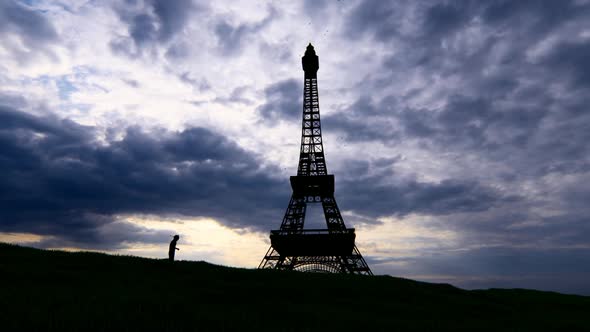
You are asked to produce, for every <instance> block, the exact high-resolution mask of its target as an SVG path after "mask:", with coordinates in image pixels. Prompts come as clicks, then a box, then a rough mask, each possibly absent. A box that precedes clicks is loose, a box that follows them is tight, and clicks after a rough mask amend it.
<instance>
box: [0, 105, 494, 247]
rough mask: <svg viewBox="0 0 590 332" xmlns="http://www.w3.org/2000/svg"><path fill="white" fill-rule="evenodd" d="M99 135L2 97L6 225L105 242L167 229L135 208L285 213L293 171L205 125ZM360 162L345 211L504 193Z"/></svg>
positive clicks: (263, 223) (441, 209) (242, 216)
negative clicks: (132, 217)
mask: <svg viewBox="0 0 590 332" xmlns="http://www.w3.org/2000/svg"><path fill="white" fill-rule="evenodd" d="M7 101H8V102H11V103H13V104H17V105H18V104H22V103H23V101H22V100H20V101H19V100H18V99H15V98H8V100H7ZM1 104H4V105H6V104H7V103H4V102H3V103H1ZM97 135H98V129H97V128H95V127H89V126H81V125H79V124H77V123H75V122H72V121H69V120H61V119H59V118H55V117H38V116H34V115H30V114H27V113H23V112H19V111H17V110H16V109H15V108H14V107H12V106H1V108H0V146H2V149H1V150H0V172H1V173H2V174H3V176H2V178H0V200H1V201H2V203H3V204H2V205H3V206H4V208H3V209H2V210H1V211H0V220H1V222H0V231H3V232H29V233H34V234H40V235H49V236H51V237H50V238H48V239H46V240H45V241H46V242H44V245H48V246H49V245H52V246H53V245H56V244H58V243H60V245H61V246H67V245H70V246H77V247H85V248H103V249H104V248H114V247H122V246H125V245H127V244H128V243H133V242H150V241H159V239H162V238H163V237H164V236H167V235H169V234H164V233H165V232H154V231H152V230H147V229H144V228H142V227H140V226H137V225H133V224H131V223H129V222H127V221H126V220H125V215H129V214H141V215H146V214H147V215H158V216H160V217H174V216H185V217H203V216H204V217H212V218H215V219H216V220H219V221H220V222H222V223H224V224H225V225H227V226H229V227H237V228H250V229H254V230H260V231H266V230H268V229H270V228H273V227H276V226H277V224H276V223H277V221H278V220H280V218H281V217H282V214H283V212H284V208H285V205H286V202H287V201H288V197H289V194H290V188H289V185H288V183H287V179H278V180H277V179H276V178H275V177H274V176H273V174H277V173H278V171H277V170H276V169H273V168H272V167H264V168H263V167H262V166H261V164H262V163H261V162H260V161H259V160H258V158H257V157H255V156H254V155H252V154H251V153H249V152H247V151H245V150H243V149H241V148H239V147H238V146H237V145H236V144H235V143H233V142H232V141H230V140H228V139H227V138H225V137H223V136H221V135H219V134H216V133H214V132H212V131H210V130H208V129H204V128H189V129H186V130H184V131H180V132H168V131H162V130H161V131H155V132H152V133H146V132H145V131H143V130H141V129H139V128H136V127H129V128H127V129H126V131H125V133H124V135H123V138H122V139H119V140H112V139H109V140H107V142H103V141H99V140H97V139H96V136H97ZM396 160H397V159H396V158H389V159H382V160H378V161H376V162H375V164H374V165H373V166H375V167H384V166H387V165H388V164H390V163H394V162H395V161H396ZM357 166H358V167H352V168H349V170H350V171H351V172H354V173H355V174H356V175H357V176H356V177H352V176H351V177H347V180H345V181H342V183H341V184H339V186H340V187H342V188H343V189H342V192H344V193H346V194H344V195H342V200H343V202H344V203H345V205H346V210H351V211H355V212H356V213H359V214H363V215H369V216H383V215H391V214H398V215H405V214H408V213H428V214H434V215H437V214H441V215H444V214H448V213H451V212H452V211H456V212H462V211H481V210H485V209H487V208H489V207H490V206H494V205H495V204H497V203H498V202H499V201H501V200H503V199H505V198H504V197H502V195H500V194H498V193H496V192H494V191H493V190H491V189H489V188H484V187H483V186H481V185H479V184H477V183H473V182H461V183H460V182H454V181H444V182H441V183H419V182H415V181H414V182H412V181H410V182H405V183H404V184H403V185H390V186H387V185H384V184H380V183H379V182H380V181H381V180H380V178H379V177H377V176H369V175H367V174H368V173H367V171H368V167H369V166H368V165H365V164H362V163H360V164H359V163H357ZM373 166H371V167H373Z"/></svg>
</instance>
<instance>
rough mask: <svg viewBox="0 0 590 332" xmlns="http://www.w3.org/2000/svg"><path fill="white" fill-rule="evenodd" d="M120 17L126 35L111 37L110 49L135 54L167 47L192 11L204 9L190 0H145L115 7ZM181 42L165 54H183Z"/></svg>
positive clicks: (179, 32) (131, 55) (186, 21)
mask: <svg viewBox="0 0 590 332" xmlns="http://www.w3.org/2000/svg"><path fill="white" fill-rule="evenodd" d="M114 10H115V11H116V12H117V14H118V15H119V18H120V20H121V21H122V22H123V23H124V24H125V26H126V27H127V32H128V36H125V35H122V36H118V37H116V38H114V39H113V40H112V41H111V43H110V46H111V49H112V50H113V51H114V52H115V53H120V54H125V55H128V56H130V57H135V56H137V55H139V54H142V53H143V52H146V51H147V52H154V50H155V48H157V47H158V46H160V45H163V46H166V47H168V46H169V44H170V42H171V41H173V39H174V38H175V37H176V36H177V35H179V34H181V33H182V30H183V29H184V28H185V27H186V25H187V23H188V21H189V18H190V17H191V14H192V13H194V12H196V11H201V10H205V8H204V7H202V6H200V5H197V4H195V3H194V2H193V1H192V0H177V1H164V0H145V1H138V2H135V3H133V4H131V3H126V4H122V5H118V6H115V7H114ZM182 47H183V46H182V44H174V45H172V46H169V49H168V54H169V55H171V56H173V55H176V56H178V55H182V54H185V53H186V52H185V51H184V50H181V48H182Z"/></svg>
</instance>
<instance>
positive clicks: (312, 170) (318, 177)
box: [258, 43, 373, 275]
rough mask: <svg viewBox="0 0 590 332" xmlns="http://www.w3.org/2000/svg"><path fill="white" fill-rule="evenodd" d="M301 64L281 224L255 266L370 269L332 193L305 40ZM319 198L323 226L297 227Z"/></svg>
mask: <svg viewBox="0 0 590 332" xmlns="http://www.w3.org/2000/svg"><path fill="white" fill-rule="evenodd" d="M301 63H302V65H303V71H304V72H305V76H304V88H303V121H302V126H301V131H302V134H301V150H300V151H299V166H298V168H297V176H291V178H290V181H291V188H292V189H293V194H292V195H291V200H290V201H289V206H288V207H287V211H286V212H285V216H284V218H283V222H282V224H281V228H280V229H279V230H272V231H271V232H270V240H271V246H270V248H269V249H268V251H267V253H266V255H265V256H264V258H263V259H262V262H261V263H260V265H259V266H258V268H259V269H280V270H298V271H315V272H332V273H351V274H367V275H372V274H373V273H372V272H371V269H370V268H369V266H368V265H367V263H366V262H365V260H364V258H363V256H362V255H361V253H360V251H359V250H358V248H357V247H356V245H355V236H356V235H355V232H354V228H346V226H345V225H344V220H343V219H342V215H341V214H340V210H339V209H338V205H337V204H336V199H334V175H330V174H328V170H327V168H326V159H325V157H324V147H323V144H322V127H321V123H320V106H319V99H318V83H317V71H318V69H319V61H318V56H317V55H316V53H315V50H314V48H313V46H312V45H311V43H310V44H309V45H308V46H307V49H306V51H305V55H304V56H303V58H302V59H301ZM310 203H314V204H318V203H321V204H322V207H323V210H324V216H325V219H326V224H327V229H303V225H304V222H305V212H306V209H307V204H310Z"/></svg>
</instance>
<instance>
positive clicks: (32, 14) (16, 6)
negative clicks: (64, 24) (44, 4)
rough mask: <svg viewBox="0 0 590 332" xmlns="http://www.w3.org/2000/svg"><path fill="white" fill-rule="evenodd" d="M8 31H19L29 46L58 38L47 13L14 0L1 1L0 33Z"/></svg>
mask: <svg viewBox="0 0 590 332" xmlns="http://www.w3.org/2000/svg"><path fill="white" fill-rule="evenodd" d="M6 31H10V32H15V33H17V34H18V35H19V36H21V37H22V38H23V40H24V41H25V42H26V43H27V46H29V47H34V46H35V45H34V43H45V42H48V41H55V40H56V39H57V32H56V31H55V28H54V27H53V24H51V22H49V20H48V19H47V18H46V17H45V15H42V14H41V13H40V12H38V11H35V10H33V9H30V8H29V7H26V6H24V5H22V4H20V3H18V2H16V1H12V0H7V1H2V2H1V3H0V33H2V32H6Z"/></svg>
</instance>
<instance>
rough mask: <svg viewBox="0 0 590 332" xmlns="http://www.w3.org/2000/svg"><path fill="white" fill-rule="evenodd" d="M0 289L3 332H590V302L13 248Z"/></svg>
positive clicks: (4, 256) (4, 258)
mask: <svg viewBox="0 0 590 332" xmlns="http://www.w3.org/2000/svg"><path fill="white" fill-rule="evenodd" d="M164 249H165V248H164ZM164 249H163V250H164ZM0 281H1V285H0V330H2V331H13V330H22V331H32V330H39V331H72V330H77V331H196V330H203V331H220V330H236V331H237V330H239V331H245V330H258V331H260V330H264V331H299V330H303V331H312V330H324V331H334V330H347V331H348V330H357V331H459V330H462V331H550V330H555V331H557V330H560V331H580V330H590V320H589V319H588V318H587V317H588V313H589V312H590V297H583V296H574V295H563V294H557V293H551V292H540V291H531V290H522V289H515V290H499V289H492V290H478V291H466V290H461V289H458V288H455V287H453V286H450V285H444V284H430V283H423V282H416V281H412V280H407V279H400V278H393V277H387V276H376V277H366V276H342V275H327V274H308V273H297V272H280V271H259V270H248V269H237V268H228V267H222V266H216V265H212V264H208V263H205V262H176V263H174V264H170V263H169V262H167V261H165V260H155V259H146V258H138V257H130V256H111V255H105V254H98V253H67V252H61V251H44V250H38V249H32V248H25V247H19V246H13V245H7V244H0Z"/></svg>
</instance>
